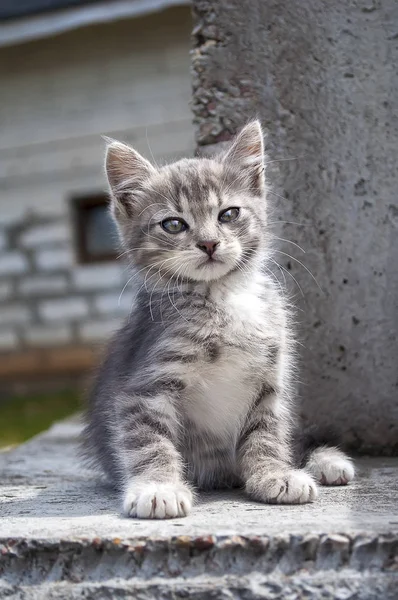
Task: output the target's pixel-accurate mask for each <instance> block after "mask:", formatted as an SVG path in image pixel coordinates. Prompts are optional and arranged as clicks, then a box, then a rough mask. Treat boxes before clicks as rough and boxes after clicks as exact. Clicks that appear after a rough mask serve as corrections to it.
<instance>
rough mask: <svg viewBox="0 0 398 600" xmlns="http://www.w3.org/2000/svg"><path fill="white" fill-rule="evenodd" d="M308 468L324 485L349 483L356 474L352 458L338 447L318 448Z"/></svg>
mask: <svg viewBox="0 0 398 600" xmlns="http://www.w3.org/2000/svg"><path fill="white" fill-rule="evenodd" d="M306 468H307V470H308V471H309V472H310V473H311V475H313V477H315V479H316V480H317V481H319V482H320V483H321V484H322V485H347V483H348V482H350V481H352V480H353V479H354V475H355V469H354V465H353V464H352V462H351V460H350V459H349V458H348V457H347V456H346V455H345V454H344V453H343V452H341V451H340V450H338V449H337V448H318V449H317V450H315V451H314V452H313V453H312V455H311V457H310V460H309V461H308V464H307V465H306Z"/></svg>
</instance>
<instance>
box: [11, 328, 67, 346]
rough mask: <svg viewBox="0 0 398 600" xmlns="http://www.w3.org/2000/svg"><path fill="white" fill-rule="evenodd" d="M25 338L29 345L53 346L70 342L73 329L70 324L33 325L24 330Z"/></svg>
mask: <svg viewBox="0 0 398 600" xmlns="http://www.w3.org/2000/svg"><path fill="white" fill-rule="evenodd" d="M23 339H24V341H25V342H26V343H27V345H28V346H41V347H45V346H50V347H51V346H56V345H58V344H64V343H67V342H70V341H71V339H72V330H71V327H70V326H68V325H54V326H51V327H42V326H33V327H28V328H26V329H25V330H24V332H23Z"/></svg>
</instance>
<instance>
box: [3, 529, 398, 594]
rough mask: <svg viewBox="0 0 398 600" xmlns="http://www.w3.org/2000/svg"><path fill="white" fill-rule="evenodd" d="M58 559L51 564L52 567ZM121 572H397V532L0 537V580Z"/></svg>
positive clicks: (125, 575) (77, 578) (126, 575)
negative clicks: (75, 537) (153, 536)
mask: <svg viewBox="0 0 398 600" xmlns="http://www.w3.org/2000/svg"><path fill="white" fill-rule="evenodd" d="M55 566H56V568H55ZM116 567H117V573H118V578H120V579H122V580H123V579H126V580H127V579H131V578H134V577H139V578H142V577H145V578H148V577H150V578H153V577H157V576H159V575H160V574H161V576H162V578H163V579H166V580H167V579H168V580H172V579H173V578H178V577H179V576H181V575H184V577H188V578H192V577H198V576H203V575H206V576H213V577H216V578H217V577H222V576H226V575H231V576H237V575H241V576H244V575H247V574H248V573H251V572H261V573H262V574H272V573H278V574H283V575H292V574H295V573H299V572H301V571H302V570H303V569H304V570H305V571H306V573H308V574H309V575H311V574H315V573H317V572H319V571H324V570H329V571H330V570H332V571H336V572H337V571H338V572H340V571H341V570H347V569H348V570H349V571H351V572H356V573H358V572H365V571H366V572H368V571H374V572H377V573H379V574H380V573H386V574H391V575H397V576H398V532H397V533H391V534H387V535H372V536H370V535H366V534H356V535H354V536H352V537H351V536H350V535H340V534H333V535H330V534H328V535H326V534H325V535H318V534H307V535H303V536H300V535H298V536H295V535H280V536H274V537H264V536H217V537H216V536H211V535H209V536H199V537H193V536H184V535H182V536H177V537H173V538H136V539H119V538H115V539H102V538H94V539H74V540H73V539H68V540H62V539H60V540H55V541H54V540H52V541H49V540H45V539H43V540H40V539H35V540H24V539H0V582H1V581H3V583H7V584H18V585H23V584H24V582H25V581H28V582H31V581H32V579H33V580H34V582H35V584H42V583H45V582H46V581H48V580H51V581H52V582H54V581H59V582H61V581H62V582H65V581H70V582H75V583H76V582H82V581H96V580H104V578H106V577H107V576H108V578H109V573H111V572H115V568H116ZM107 574H108V575H107Z"/></svg>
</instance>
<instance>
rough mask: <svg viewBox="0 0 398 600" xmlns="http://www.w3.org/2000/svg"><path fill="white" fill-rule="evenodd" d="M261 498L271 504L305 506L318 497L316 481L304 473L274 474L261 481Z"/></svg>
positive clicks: (295, 471) (287, 472) (292, 471)
mask: <svg viewBox="0 0 398 600" xmlns="http://www.w3.org/2000/svg"><path fill="white" fill-rule="evenodd" d="M260 485H261V488H262V489H261V490H259V492H260V494H259V495H260V497H261V496H262V497H263V502H269V503H271V504H305V503H307V502H313V500H316V498H317V497H318V490H317V487H316V484H315V481H314V480H313V479H312V477H311V476H310V475H308V474H307V473H305V472H304V471H299V470H291V471H286V472H281V473H273V474H271V475H269V476H267V477H264V478H263V479H262V480H261V484H260Z"/></svg>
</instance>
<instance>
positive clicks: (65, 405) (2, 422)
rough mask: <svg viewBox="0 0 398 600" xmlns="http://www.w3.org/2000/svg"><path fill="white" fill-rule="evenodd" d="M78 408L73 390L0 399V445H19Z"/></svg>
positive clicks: (78, 401) (78, 403)
mask: <svg viewBox="0 0 398 600" xmlns="http://www.w3.org/2000/svg"><path fill="white" fill-rule="evenodd" d="M81 407H82V404H81V398H80V394H79V393H78V392H75V391H64V392H52V393H51V394H50V393H48V394H35V395H33V394H32V395H29V396H14V397H11V398H9V399H7V400H5V401H2V402H0V447H4V446H12V445H15V444H20V443H21V442H24V441H26V440H28V439H29V438H31V437H32V436H34V435H36V434H38V433H40V432H41V431H44V430H45V429H48V427H50V425H51V424H52V423H53V422H54V421H60V420H62V419H65V418H66V417H68V416H70V415H72V414H73V413H76V412H77V411H78V410H80V409H81Z"/></svg>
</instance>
